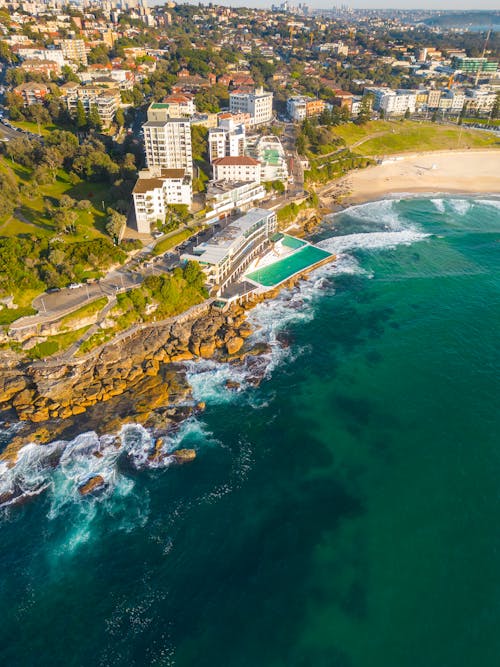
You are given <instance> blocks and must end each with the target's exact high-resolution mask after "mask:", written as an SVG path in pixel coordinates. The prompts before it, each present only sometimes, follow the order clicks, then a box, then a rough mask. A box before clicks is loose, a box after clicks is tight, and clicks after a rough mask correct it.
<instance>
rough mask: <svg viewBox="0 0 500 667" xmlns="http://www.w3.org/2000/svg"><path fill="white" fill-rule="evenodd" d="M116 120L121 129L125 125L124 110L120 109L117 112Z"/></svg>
mask: <svg viewBox="0 0 500 667" xmlns="http://www.w3.org/2000/svg"><path fill="white" fill-rule="evenodd" d="M115 120H116V122H117V124H118V125H119V126H120V127H123V126H124V125H125V114H124V113H123V109H122V108H121V107H118V109H117V110H116V113H115Z"/></svg>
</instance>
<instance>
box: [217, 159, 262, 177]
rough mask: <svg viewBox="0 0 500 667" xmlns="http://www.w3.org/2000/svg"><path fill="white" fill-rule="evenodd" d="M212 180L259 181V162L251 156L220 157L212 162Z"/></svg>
mask: <svg viewBox="0 0 500 667" xmlns="http://www.w3.org/2000/svg"><path fill="white" fill-rule="evenodd" d="M212 168H213V172H214V181H234V182H243V181H244V182H252V183H260V180H261V179H260V176H261V174H260V162H259V161H258V160H255V159H254V158H252V157H247V156H244V155H242V156H239V157H220V158H217V159H216V160H214V161H213V162H212Z"/></svg>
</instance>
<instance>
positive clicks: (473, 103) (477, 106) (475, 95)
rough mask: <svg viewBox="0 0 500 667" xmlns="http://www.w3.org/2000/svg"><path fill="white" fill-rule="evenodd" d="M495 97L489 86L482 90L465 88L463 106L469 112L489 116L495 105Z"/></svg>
mask: <svg viewBox="0 0 500 667" xmlns="http://www.w3.org/2000/svg"><path fill="white" fill-rule="evenodd" d="M496 95H497V94H496V92H495V91H494V90H493V89H492V88H490V87H489V86H486V87H484V88H482V87H480V88H467V90H466V91H465V98H464V104H465V106H466V107H467V110H468V111H470V112H478V113H481V114H489V113H491V111H492V109H493V105H494V104H495V99H496Z"/></svg>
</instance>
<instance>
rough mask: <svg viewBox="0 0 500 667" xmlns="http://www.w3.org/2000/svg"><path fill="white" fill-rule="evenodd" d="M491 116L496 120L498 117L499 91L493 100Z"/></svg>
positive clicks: (499, 111) (499, 105) (499, 114)
mask: <svg viewBox="0 0 500 667" xmlns="http://www.w3.org/2000/svg"><path fill="white" fill-rule="evenodd" d="M491 118H492V119H493V120H497V119H498V118H500V91H499V92H498V93H497V94H496V97H495V101H494V102H493V107H492V109H491Z"/></svg>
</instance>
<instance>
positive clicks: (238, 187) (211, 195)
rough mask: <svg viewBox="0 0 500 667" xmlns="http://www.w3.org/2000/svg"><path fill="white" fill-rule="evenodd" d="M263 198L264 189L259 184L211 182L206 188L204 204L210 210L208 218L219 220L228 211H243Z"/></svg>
mask: <svg viewBox="0 0 500 667" xmlns="http://www.w3.org/2000/svg"><path fill="white" fill-rule="evenodd" d="M265 196H266V189H265V187H264V186H263V185H260V184H259V183H245V182H242V183H231V182H229V181H212V182H210V183H209V184H208V186H207V196H206V203H207V206H208V207H210V208H211V209H212V213H211V214H210V216H213V217H214V218H220V217H221V216H225V215H226V214H227V213H229V212H230V211H234V210H240V211H244V210H246V209H247V208H249V207H251V206H253V205H255V203H256V202H257V201H261V200H262V199H264V198H265Z"/></svg>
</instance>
